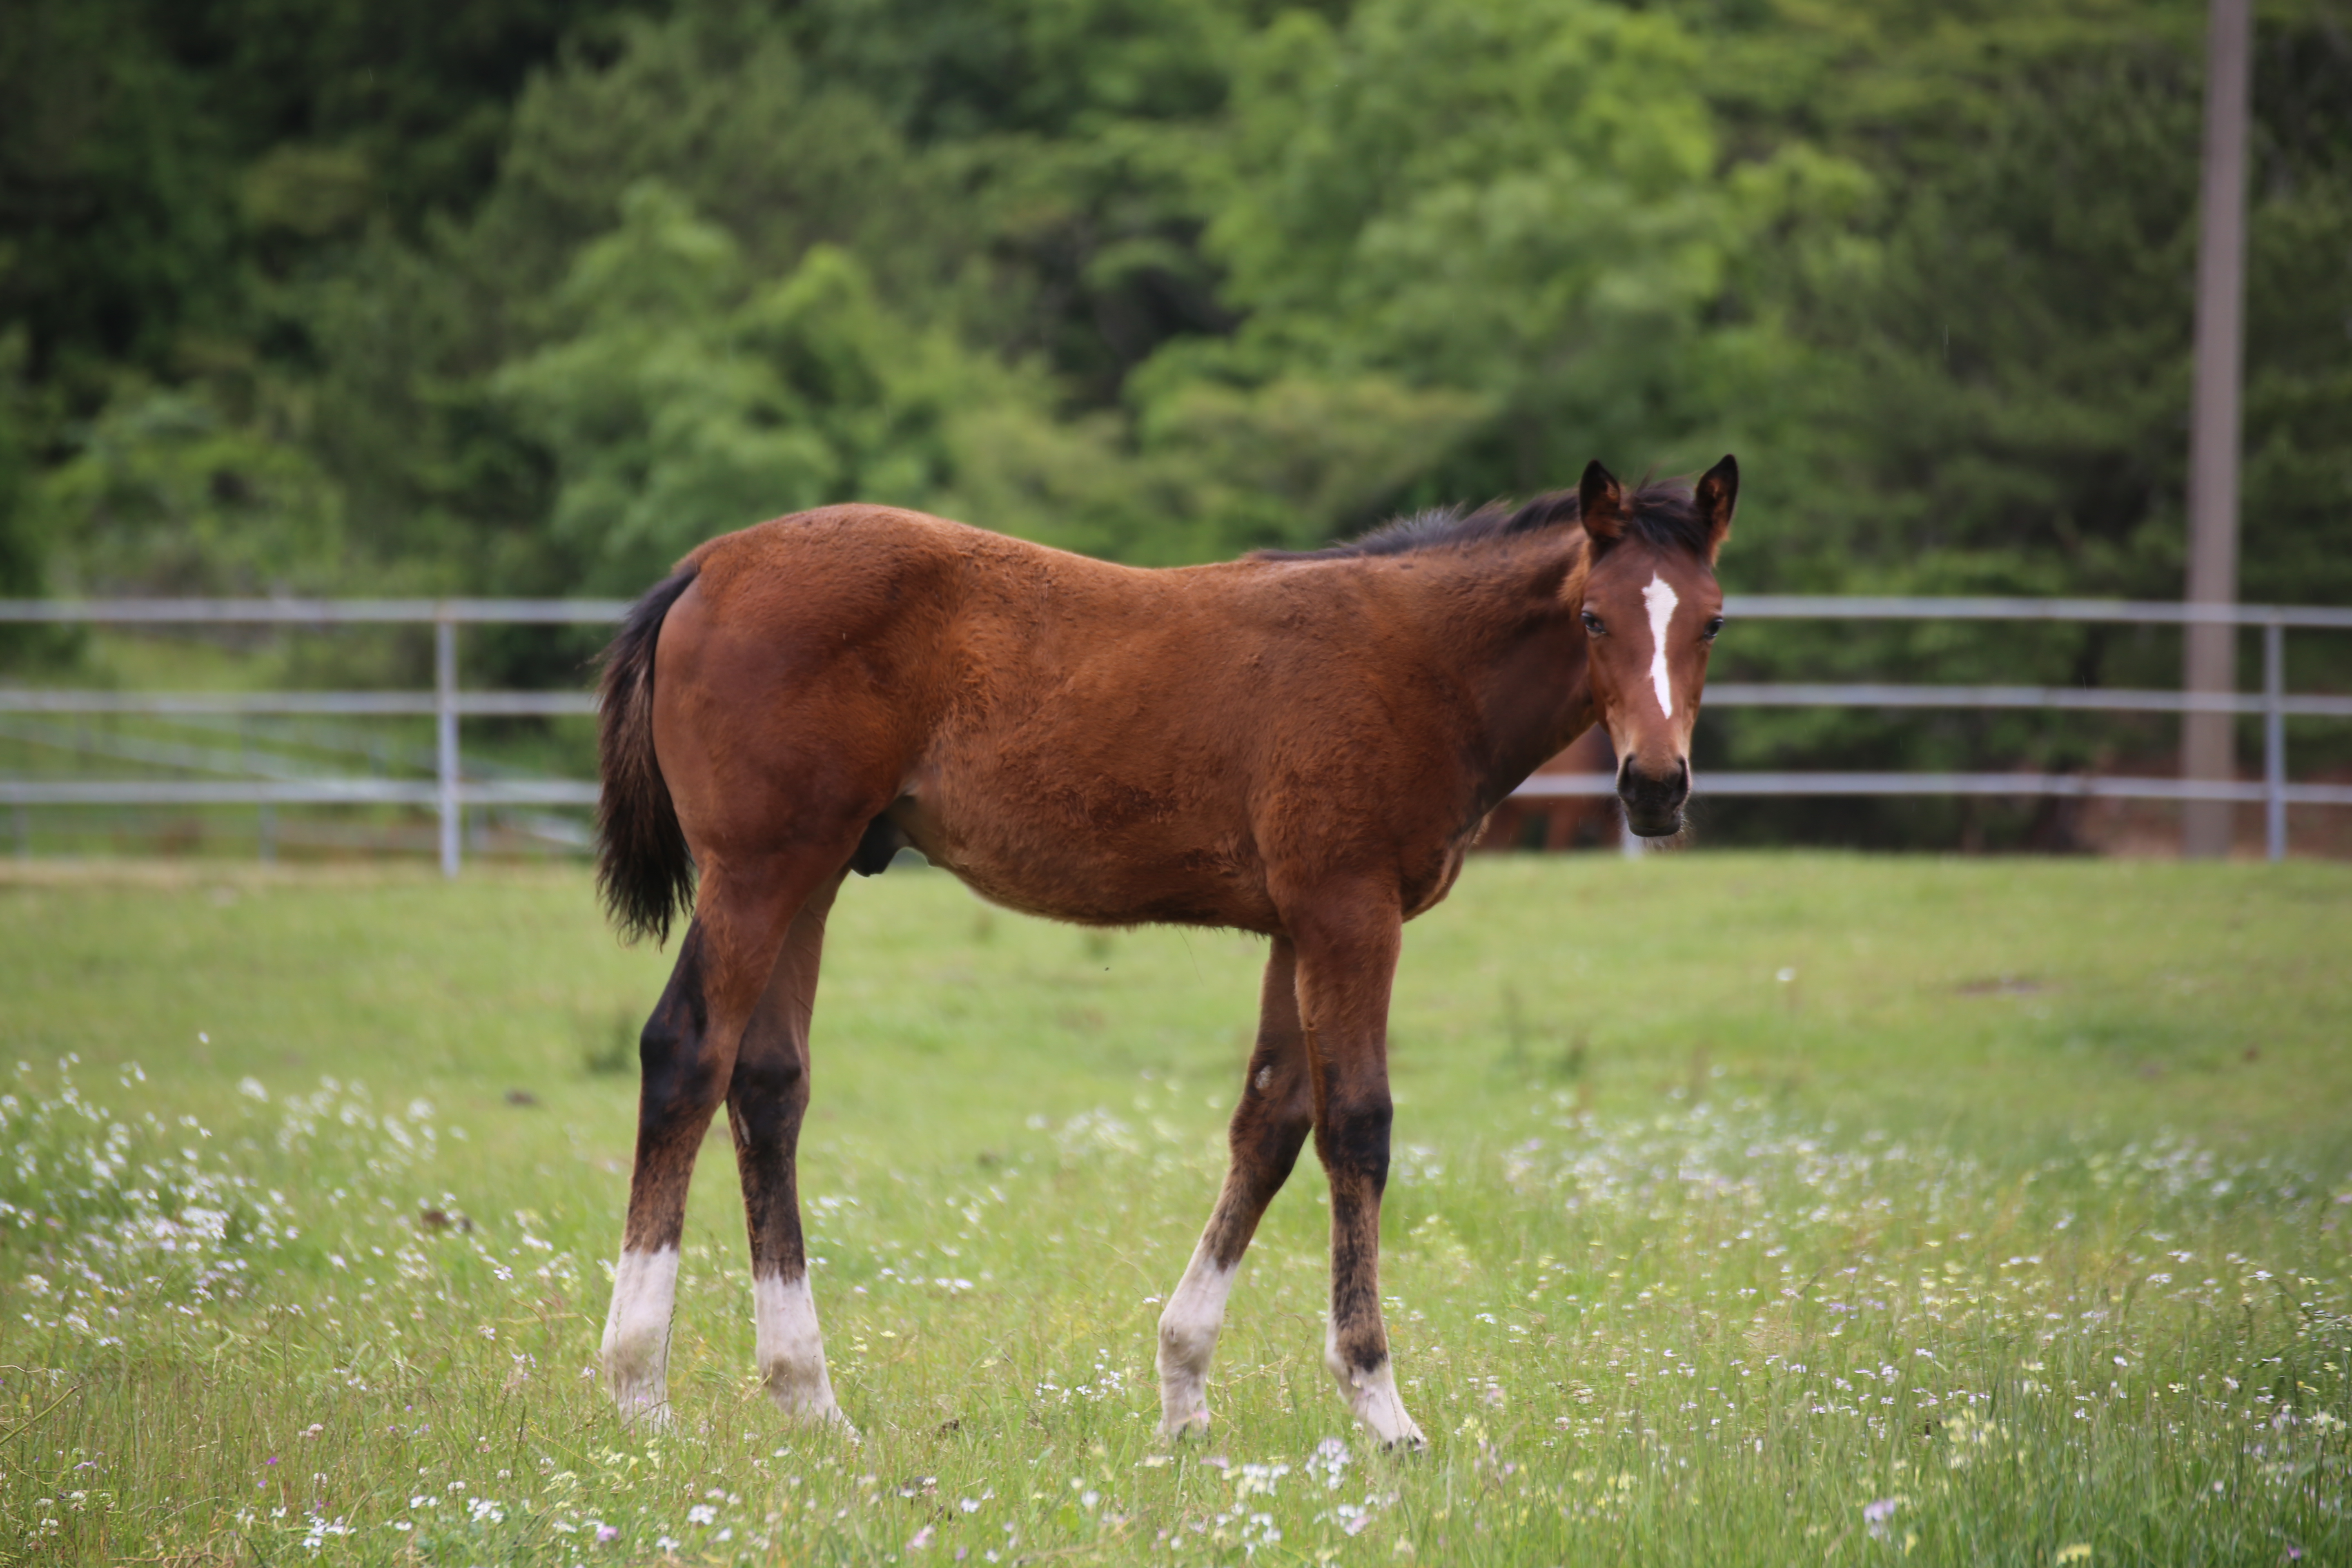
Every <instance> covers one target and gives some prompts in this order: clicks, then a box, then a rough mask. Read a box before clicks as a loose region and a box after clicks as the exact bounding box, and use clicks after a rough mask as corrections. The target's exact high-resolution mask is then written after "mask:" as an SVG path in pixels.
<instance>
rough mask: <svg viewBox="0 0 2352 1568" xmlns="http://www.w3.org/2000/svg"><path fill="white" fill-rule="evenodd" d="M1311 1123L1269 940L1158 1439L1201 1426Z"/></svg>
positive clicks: (1185, 1283) (1282, 973) (1170, 1311)
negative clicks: (1220, 1358) (1238, 1301)
mask: <svg viewBox="0 0 2352 1568" xmlns="http://www.w3.org/2000/svg"><path fill="white" fill-rule="evenodd" d="M1313 1121H1314V1095H1313V1089H1312V1086H1311V1084H1310V1082H1309V1079H1308V1075H1307V1053H1306V1047H1305V1041H1304V1039H1303V1038H1302V1037H1301V1035H1300V1032H1299V1026H1298V999H1297V979H1296V969H1295V965H1294V961H1293V953H1292V949H1291V946H1290V943H1289V942H1288V941H1286V939H1283V938H1280V937H1277V938H1276V939H1275V943H1274V951H1273V952H1272V954H1271V955H1270V956H1269V957H1268V958H1267V960H1266V967H1265V988H1264V991H1263V993H1262V995H1261V997H1260V1003H1259V1014H1258V1036H1257V1045H1256V1047H1255V1049H1254V1050H1253V1051H1252V1052H1251V1053H1250V1061H1249V1071H1248V1075H1247V1076H1246V1077H1245V1078H1244V1080H1243V1083H1242V1098H1241V1103H1240V1104H1239V1105H1238V1106H1236V1107H1235V1108H1234V1119H1233V1122H1232V1125H1231V1126H1230V1128H1229V1129H1228V1130H1227V1133H1226V1144H1227V1147H1228V1149H1229V1151H1230V1161H1229V1163H1228V1164H1227V1166H1226V1170H1225V1182H1224V1188H1223V1191H1222V1192H1221V1193H1220V1194H1218V1197H1217V1206H1216V1208H1215V1209H1214V1210H1213V1212H1212V1213H1211V1214H1210V1215H1209V1223H1208V1226H1206V1227H1205V1228H1204V1229H1203V1230H1202V1233H1201V1240H1200V1243H1199V1245H1198V1246H1197V1247H1194V1248H1193V1251H1192V1263H1191V1264H1190V1266H1188V1267H1187V1268H1185V1270H1184V1278H1183V1279H1182V1280H1181V1281H1180V1282H1179V1283H1178V1284H1177V1287H1176V1289H1175V1290H1174V1291H1172V1292H1171V1294H1170V1296H1169V1298H1168V1307H1167V1310H1165V1311H1163V1312H1161V1313H1160V1430H1161V1431H1162V1432H1163V1433H1166V1434H1169V1435H1171V1436H1172V1435H1175V1434H1178V1433H1181V1432H1182V1431H1184V1430H1186V1429H1188V1428H1195V1427H1201V1426H1206V1425H1207V1424H1208V1419H1209V1411H1208V1373H1209V1360H1210V1357H1211V1356H1212V1355H1213V1353H1214V1352H1215V1350H1216V1344H1217V1331H1218V1329H1219V1328H1220V1327H1221V1326H1222V1325H1223V1322H1224V1312H1225V1298H1226V1296H1227V1295H1228V1294H1229V1293H1230V1292H1231V1290H1232V1289H1233V1280H1234V1274H1235V1272H1236V1271H1237V1270H1239V1268H1241V1261H1242V1254H1243V1253H1244V1252H1245V1251H1247V1250H1248V1248H1249V1244H1250V1237H1253V1236H1255V1234H1256V1233H1257V1226H1258V1221H1259V1219H1261V1218H1262V1217H1263V1216H1264V1215H1265V1209H1266V1205H1268V1204H1270V1203H1272V1202H1273V1201H1274V1194H1276V1193H1277V1192H1280V1191H1281V1190H1282V1184H1283V1183H1284V1182H1285V1181H1286V1180H1287V1179H1288V1178H1289V1176H1290V1172H1291V1168H1292V1167H1293V1166H1294V1165H1295V1164H1297V1161H1298V1151H1299V1149H1300V1148H1301V1147H1302V1146H1303V1145H1304V1144H1305V1143H1306V1142H1307V1130H1308V1129H1309V1127H1310V1126H1311V1125H1312V1124H1313Z"/></svg>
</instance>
